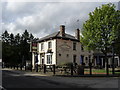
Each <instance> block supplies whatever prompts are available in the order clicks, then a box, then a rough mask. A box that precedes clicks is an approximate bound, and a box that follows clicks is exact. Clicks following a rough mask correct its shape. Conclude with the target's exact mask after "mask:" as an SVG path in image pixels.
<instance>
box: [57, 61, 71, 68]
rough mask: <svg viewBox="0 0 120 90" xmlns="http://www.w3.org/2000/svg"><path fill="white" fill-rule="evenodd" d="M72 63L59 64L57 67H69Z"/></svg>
mask: <svg viewBox="0 0 120 90" xmlns="http://www.w3.org/2000/svg"><path fill="white" fill-rule="evenodd" d="M72 64H73V63H72V62H62V63H61V64H59V65H58V66H59V67H71V65H72Z"/></svg>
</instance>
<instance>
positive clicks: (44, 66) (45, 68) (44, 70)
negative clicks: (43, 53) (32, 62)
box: [44, 64, 46, 73]
mask: <svg viewBox="0 0 120 90" xmlns="http://www.w3.org/2000/svg"><path fill="white" fill-rule="evenodd" d="M44 73H46V65H45V64H44Z"/></svg>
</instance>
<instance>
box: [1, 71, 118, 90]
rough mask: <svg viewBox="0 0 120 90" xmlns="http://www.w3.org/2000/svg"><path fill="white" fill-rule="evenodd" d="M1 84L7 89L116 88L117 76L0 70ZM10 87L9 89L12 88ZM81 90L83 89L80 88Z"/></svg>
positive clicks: (96, 89) (90, 89)
mask: <svg viewBox="0 0 120 90" xmlns="http://www.w3.org/2000/svg"><path fill="white" fill-rule="evenodd" d="M2 76H3V80H2V86H3V87H4V88H5V89H7V90H9V89H11V88H12V89H15V88H19V89H20V88H21V90H22V89H23V88H27V89H32V90H34V89H38V88H86V89H85V90H101V89H102V90H103V89H104V90H118V86H119V85H118V84H119V83H118V78H113V77H112V78H105V77H104V78H98V77H97V78H96V77H91V78H90V77H87V78H85V77H56V76H40V75H36V76H35V74H23V73H18V72H17V71H14V72H13V71H9V70H2ZM12 89H11V90H12ZM15 90H16V89H15ZM81 90H83V89H81Z"/></svg>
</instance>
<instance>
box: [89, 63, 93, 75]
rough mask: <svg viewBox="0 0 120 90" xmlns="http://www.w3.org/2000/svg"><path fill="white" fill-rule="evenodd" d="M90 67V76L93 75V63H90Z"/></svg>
mask: <svg viewBox="0 0 120 90" xmlns="http://www.w3.org/2000/svg"><path fill="white" fill-rule="evenodd" d="M89 67H90V75H92V63H89Z"/></svg>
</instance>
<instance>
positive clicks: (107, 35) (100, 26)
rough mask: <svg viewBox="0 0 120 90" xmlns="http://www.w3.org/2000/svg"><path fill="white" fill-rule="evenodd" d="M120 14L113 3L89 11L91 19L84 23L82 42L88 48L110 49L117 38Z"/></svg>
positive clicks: (105, 50)
mask: <svg viewBox="0 0 120 90" xmlns="http://www.w3.org/2000/svg"><path fill="white" fill-rule="evenodd" d="M119 18H120V14H118V11H116V10H115V6H114V5H113V4H105V5H102V7H99V8H96V9H95V10H94V12H90V13H89V19H88V20H87V21H86V22H85V23H84V24H83V30H82V35H83V36H82V37H81V42H82V43H83V45H84V46H86V48H87V49H88V50H98V51H102V52H103V53H104V54H105V53H107V52H108V51H109V47H110V46H111V43H112V41H113V40H115V39H116V38H117V36H116V35H117V32H118V27H119V24H120V19H119Z"/></svg>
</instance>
